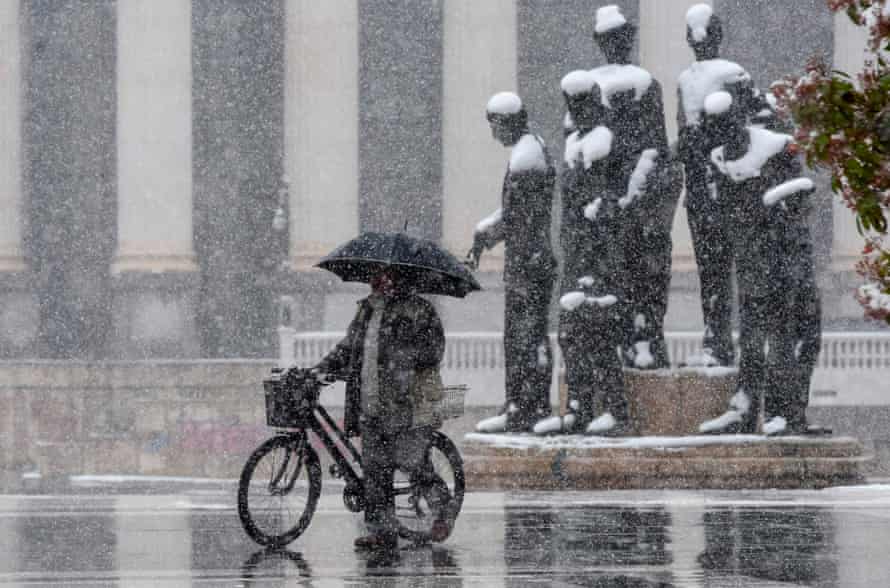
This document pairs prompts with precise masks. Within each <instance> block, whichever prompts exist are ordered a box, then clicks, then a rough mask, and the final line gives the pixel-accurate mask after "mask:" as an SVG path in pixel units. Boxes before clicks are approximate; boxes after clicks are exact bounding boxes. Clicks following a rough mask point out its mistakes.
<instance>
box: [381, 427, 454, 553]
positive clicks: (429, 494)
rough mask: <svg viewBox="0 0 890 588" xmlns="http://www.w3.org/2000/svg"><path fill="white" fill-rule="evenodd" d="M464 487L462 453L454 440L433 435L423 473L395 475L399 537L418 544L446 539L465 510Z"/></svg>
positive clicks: (440, 434)
mask: <svg viewBox="0 0 890 588" xmlns="http://www.w3.org/2000/svg"><path fill="white" fill-rule="evenodd" d="M465 486H466V481H465V479H464V466H463V459H461V456H460V452H458V450H457V447H456V446H455V445H454V443H453V442H452V441H451V439H449V438H448V437H446V436H445V435H444V434H443V433H441V432H439V431H434V432H433V434H432V438H431V440H430V444H429V447H428V448H427V450H426V455H425V456H424V460H423V466H422V467H421V469H420V470H419V471H417V472H410V473H409V472H405V471H402V470H400V469H397V470H396V472H395V480H394V486H393V494H394V495H395V506H396V519H397V521H398V524H399V535H400V536H401V537H403V538H405V539H409V540H412V541H415V542H418V543H426V542H429V541H433V542H441V541H444V540H445V539H447V538H448V536H449V535H450V534H451V531H452V530H453V529H454V522H455V520H456V519H457V515H458V514H459V513H460V509H461V507H462V506H463V502H464V490H465Z"/></svg>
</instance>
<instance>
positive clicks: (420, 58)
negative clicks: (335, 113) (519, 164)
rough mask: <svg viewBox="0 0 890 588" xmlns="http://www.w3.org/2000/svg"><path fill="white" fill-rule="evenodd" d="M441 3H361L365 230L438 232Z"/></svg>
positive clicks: (427, 234)
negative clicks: (405, 229) (406, 228)
mask: <svg viewBox="0 0 890 588" xmlns="http://www.w3.org/2000/svg"><path fill="white" fill-rule="evenodd" d="M443 4H445V2H444V0H428V1H426V2H413V1H411V0H395V1H394V0H359V2H358V16H359V45H358V49H359V51H358V56H359V63H358V67H359V69H358V82H359V95H358V96H359V104H360V107H359V111H358V120H359V128H358V149H359V214H360V217H359V218H360V225H361V228H362V230H387V231H400V230H402V229H403V228H404V227H405V226H406V225H407V227H408V232H409V233H410V234H412V235H416V236H421V237H425V238H428V239H434V240H438V239H439V238H440V237H441V236H442V222H441V221H442V218H441V211H442V32H443V31H442V12H443ZM477 4H481V3H477Z"/></svg>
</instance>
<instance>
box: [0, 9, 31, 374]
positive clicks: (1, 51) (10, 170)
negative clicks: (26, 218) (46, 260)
mask: <svg viewBox="0 0 890 588" xmlns="http://www.w3.org/2000/svg"><path fill="white" fill-rule="evenodd" d="M20 14H21V13H20V9H19V2H18V1H8V2H3V3H2V4H0V76H2V79H3V84H2V86H0V276H2V279H0V356H3V357H10V356H17V355H22V354H24V353H27V352H28V350H29V348H30V347H31V346H32V344H33V343H34V341H35V337H36V334H37V333H36V330H37V321H38V318H37V305H36V300H35V298H34V295H33V294H32V293H31V292H29V289H28V286H27V277H26V274H25V270H26V266H25V261H24V257H23V248H22V193H23V189H22V188H23V184H22V114H23V110H22V45H21V35H20V29H21V22H20V18H21V17H20Z"/></svg>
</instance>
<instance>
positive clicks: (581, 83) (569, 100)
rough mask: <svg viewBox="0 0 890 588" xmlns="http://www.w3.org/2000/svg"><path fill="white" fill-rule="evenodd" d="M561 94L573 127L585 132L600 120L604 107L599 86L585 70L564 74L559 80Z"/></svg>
mask: <svg viewBox="0 0 890 588" xmlns="http://www.w3.org/2000/svg"><path fill="white" fill-rule="evenodd" d="M560 85H561V87H562V95H563V98H564V99H565V101H566V110H568V111H569V116H571V117H572V121H573V122H574V123H575V127H576V128H577V129H578V130H579V131H581V133H586V132H587V131H589V130H591V129H592V128H593V127H595V126H596V124H597V123H598V122H599V121H601V120H602V118H603V115H604V107H603V105H602V95H601V94H600V88H599V86H598V85H597V84H596V83H595V82H594V79H593V76H592V75H591V74H590V72H589V71H586V70H581V69H579V70H575V71H573V72H570V73H568V74H566V75H565V77H563V78H562V82H561V84H560Z"/></svg>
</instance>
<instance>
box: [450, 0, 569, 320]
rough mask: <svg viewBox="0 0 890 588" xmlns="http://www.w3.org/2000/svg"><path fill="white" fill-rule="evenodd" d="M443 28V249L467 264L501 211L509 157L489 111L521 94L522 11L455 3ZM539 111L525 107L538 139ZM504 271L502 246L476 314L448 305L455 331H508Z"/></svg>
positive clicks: (485, 266)
mask: <svg viewBox="0 0 890 588" xmlns="http://www.w3.org/2000/svg"><path fill="white" fill-rule="evenodd" d="M443 20H444V23H443V28H444V34H443V51H442V58H443V67H442V78H443V83H442V86H443V87H442V169H443V176H442V233H443V234H442V243H443V245H444V246H445V248H447V249H448V250H449V251H451V252H452V253H454V254H455V255H457V256H458V257H462V256H463V255H464V254H466V252H467V251H468V250H469V248H470V246H471V245H472V244H473V231H474V228H475V227H476V224H477V223H478V222H479V221H480V220H481V219H483V218H485V217H486V216H487V215H489V214H491V213H492V212H493V211H494V210H495V209H497V208H498V207H499V206H500V205H501V185H502V182H503V178H504V172H505V170H506V166H507V160H508V157H509V151H508V150H507V149H505V148H504V146H503V145H501V144H500V143H498V142H497V141H495V140H494V138H493V137H492V136H491V131H490V129H489V127H488V121H487V120H486V119H485V105H486V104H487V102H488V99H489V98H490V97H491V96H492V95H493V94H495V93H496V92H503V91H510V92H517V91H518V88H517V60H516V44H517V38H516V35H517V30H516V3H515V2H513V1H512V0H492V1H488V2H475V1H473V0H456V1H452V0H449V1H448V2H445V5H444V15H443ZM523 98H525V97H524V96H523ZM536 106H537V105H536V104H532V103H529V104H527V105H526V107H527V108H528V109H529V110H530V111H531V115H532V121H531V122H532V125H533V126H534V127H536V128H535V130H536V132H539V129H538V128H537V121H536V120H535V119H534V116H535V115H536V114H540V112H539V109H538V108H536ZM554 155H555V154H554ZM503 263H504V248H503V245H499V246H498V247H496V248H495V249H493V250H491V251H487V252H486V253H485V254H484V255H483V256H482V263H481V267H480V269H481V274H480V279H481V280H482V282H483V286H484V287H485V288H486V290H485V291H483V292H478V293H475V294H473V296H472V299H473V306H474V307H475V308H474V310H476V311H477V312H470V309H469V305H467V304H466V302H464V301H450V300H442V301H441V302H442V305H441V306H440V309H441V310H442V313H443V317H444V320H445V324H446V325H447V327H448V328H450V329H454V330H464V331H471V330H477V329H480V328H484V329H488V330H499V329H501V328H503V312H502V310H501V309H502V306H503V293H502V292H501V291H500V289H501V272H502V270H503ZM492 290H493V291H492ZM480 311H481V312H480Z"/></svg>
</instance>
